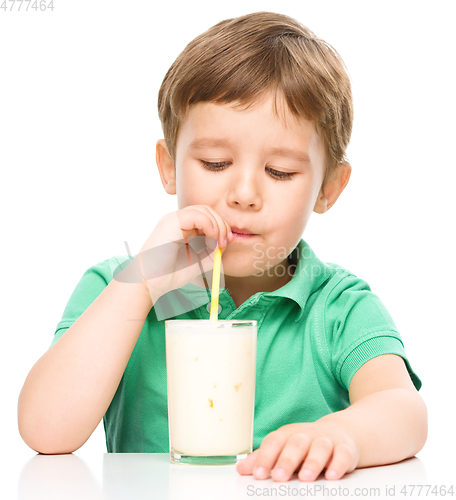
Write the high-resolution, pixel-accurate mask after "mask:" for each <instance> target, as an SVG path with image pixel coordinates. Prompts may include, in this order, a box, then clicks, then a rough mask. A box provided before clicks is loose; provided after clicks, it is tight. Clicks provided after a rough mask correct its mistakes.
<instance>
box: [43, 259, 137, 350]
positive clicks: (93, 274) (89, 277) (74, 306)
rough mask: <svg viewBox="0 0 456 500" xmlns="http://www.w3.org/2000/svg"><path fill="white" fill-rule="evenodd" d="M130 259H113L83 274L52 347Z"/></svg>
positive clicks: (60, 323) (57, 330)
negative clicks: (120, 267) (116, 271)
mask: <svg viewBox="0 0 456 500" xmlns="http://www.w3.org/2000/svg"><path fill="white" fill-rule="evenodd" d="M128 259H129V258H128V257H122V256H119V257H112V258H111V259H108V260H105V261H103V262H100V263H98V264H96V265H95V266H92V267H90V268H89V269H87V271H86V272H85V273H84V274H83V276H82V278H81V279H80V280H79V283H78V284H77V285H76V288H75V289H74V290H73V293H72V294H71V296H70V299H69V300H68V303H67V305H66V307H65V310H64V311H63V315H62V319H61V320H60V321H59V323H58V324H57V327H56V329H55V334H54V338H53V340H52V343H51V345H53V344H55V343H56V342H57V340H59V339H60V337H62V335H63V334H64V333H65V332H66V331H67V330H68V328H70V326H71V325H72V324H73V323H74V322H75V321H76V320H77V319H78V318H79V316H81V314H82V313H83V312H84V311H85V310H86V309H87V308H88V307H89V306H90V304H92V302H94V300H95V299H96V298H97V297H98V296H99V295H100V294H101V292H102V291H103V290H104V289H105V288H106V286H107V285H108V284H109V283H110V281H111V280H112V279H113V274H114V273H115V270H116V269H118V268H119V266H122V265H125V263H126V262H127V261H128Z"/></svg>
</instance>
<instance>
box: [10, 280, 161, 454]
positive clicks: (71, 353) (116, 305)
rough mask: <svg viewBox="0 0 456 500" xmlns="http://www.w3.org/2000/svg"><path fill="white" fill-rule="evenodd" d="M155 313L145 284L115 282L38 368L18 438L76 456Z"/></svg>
mask: <svg viewBox="0 0 456 500" xmlns="http://www.w3.org/2000/svg"><path fill="white" fill-rule="evenodd" d="M151 307H152V300H151V297H150V295H149V292H148V290H147V288H146V287H145V286H144V284H143V283H121V282H119V281H116V280H112V281H111V282H110V283H109V284H108V286H107V287H106V288H105V289H104V290H103V292H102V293H101V294H100V295H99V296H98V297H97V298H96V299H95V301H94V302H93V303H92V304H91V305H90V306H89V307H88V308H87V310H86V311H85V312H84V313H83V314H82V315H81V316H80V317H79V318H78V319H77V320H76V321H75V323H74V324H73V325H72V326H71V327H70V328H69V329H68V330H67V331H66V332H65V334H64V335H63V336H62V337H61V338H60V339H59V340H58V341H57V342H56V343H55V344H54V345H52V346H51V347H50V348H49V350H48V351H47V352H46V353H45V354H44V355H43V356H42V357H41V358H40V359H39V360H38V361H37V362H36V363H35V365H34V366H33V367H32V369H31V370H30V373H29V374H28V376H27V378H26V380H25V383H24V386H23V388H22V391H21V393H20V396H19V402H18V424H19V432H20V434H21V436H22V438H23V439H24V441H25V442H26V443H27V445H28V446H30V447H31V448H32V449H34V450H35V451H38V452H40V453H45V454H60V453H72V452H73V451H75V450H76V449H78V448H79V447H81V446H82V445H83V444H84V443H85V442H86V441H87V439H88V438H89V437H90V435H91V434H92V432H93V431H94V430H95V428H96V427H97V425H98V423H99V422H100V420H101V419H102V418H103V415H104V414H105V412H106V410H107V408H108V406H109V404H110V403H111V400H112V398H113V397H114V394H115V392H116V390H117V387H118V385H119V382H120V380H121V378H122V375H123V373H124V370H125V367H126V365H127V363H128V360H129V358H130V355H131V353H132V351H133V348H134V347H135V344H136V341H137V340H138V337H139V335H140V333H141V329H142V327H143V325H144V321H145V319H146V317H147V314H148V313H149V310H150V308H151Z"/></svg>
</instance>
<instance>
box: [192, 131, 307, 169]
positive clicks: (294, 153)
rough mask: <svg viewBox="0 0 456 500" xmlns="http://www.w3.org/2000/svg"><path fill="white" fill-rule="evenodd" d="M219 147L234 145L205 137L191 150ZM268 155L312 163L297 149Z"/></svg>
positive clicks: (273, 151)
mask: <svg viewBox="0 0 456 500" xmlns="http://www.w3.org/2000/svg"><path fill="white" fill-rule="evenodd" d="M217 147H225V148H230V147H232V143H231V142H230V141H229V140H227V139H216V138H210V137H207V138H206V137H203V138H200V139H194V140H193V141H192V142H191V143H190V145H189V149H190V150H192V151H200V150H202V149H204V148H217ZM268 154H269V155H271V156H281V157H285V158H291V159H293V160H296V161H299V162H301V163H311V161H310V157H309V155H308V154H307V153H305V152H304V151H298V150H296V149H291V148H286V147H278V148H272V149H269V150H268Z"/></svg>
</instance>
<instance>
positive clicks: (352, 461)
mask: <svg viewBox="0 0 456 500" xmlns="http://www.w3.org/2000/svg"><path fill="white" fill-rule="evenodd" d="M356 464H357V458H356V453H355V450H354V449H353V448H352V447H351V446H349V445H348V444H346V443H341V444H338V445H336V446H335V447H334V452H333V456H332V459H331V461H330V463H329V465H328V467H327V469H326V474H325V478H326V479H329V480H336V479H340V478H341V477H343V476H344V474H346V473H347V472H351V471H353V470H354V469H355V468H356Z"/></svg>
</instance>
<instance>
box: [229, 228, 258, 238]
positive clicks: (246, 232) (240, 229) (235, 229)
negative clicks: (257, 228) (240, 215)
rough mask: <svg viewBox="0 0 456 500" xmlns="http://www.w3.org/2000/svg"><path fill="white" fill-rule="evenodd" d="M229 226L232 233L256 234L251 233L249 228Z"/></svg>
mask: <svg viewBox="0 0 456 500" xmlns="http://www.w3.org/2000/svg"><path fill="white" fill-rule="evenodd" d="M230 227H231V232H232V233H233V234H234V233H236V234H242V235H245V236H257V234H255V233H252V231H250V229H246V228H243V227H236V226H230Z"/></svg>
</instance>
